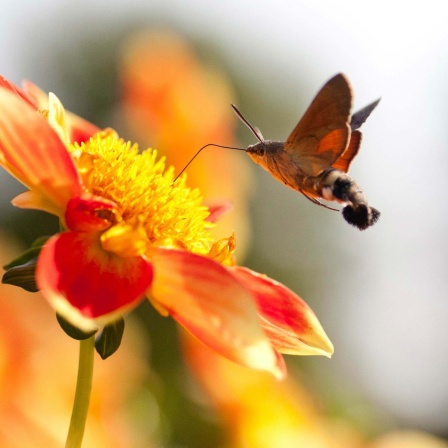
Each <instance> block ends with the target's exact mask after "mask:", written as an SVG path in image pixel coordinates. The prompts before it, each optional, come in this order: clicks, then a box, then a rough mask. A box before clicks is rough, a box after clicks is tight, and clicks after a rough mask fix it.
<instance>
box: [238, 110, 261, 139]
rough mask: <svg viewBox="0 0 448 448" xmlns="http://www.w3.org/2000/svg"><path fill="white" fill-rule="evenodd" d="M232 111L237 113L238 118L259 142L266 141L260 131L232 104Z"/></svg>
mask: <svg viewBox="0 0 448 448" xmlns="http://www.w3.org/2000/svg"><path fill="white" fill-rule="evenodd" d="M231 106H232V109H233V110H234V111H235V113H236V114H237V115H238V118H239V119H240V120H241V121H242V122H243V123H244V124H245V125H246V126H247V127H248V128H249V129H250V130H251V131H252V133H253V134H254V135H255V137H257V140H258V141H259V142H262V141H264V138H263V135H262V134H261V132H260V129H258V128H256V127H254V126H252V125H251V124H250V123H249V122H248V121H247V120H246V118H244V117H243V114H242V113H241V112H240V111H239V110H238V108H237V107H236V106H235V104H231Z"/></svg>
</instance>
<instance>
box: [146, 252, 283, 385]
mask: <svg viewBox="0 0 448 448" xmlns="http://www.w3.org/2000/svg"><path fill="white" fill-rule="evenodd" d="M152 261H153V264H154V281H153V285H152V299H153V301H155V302H156V304H155V305H156V307H157V308H164V309H166V310H167V311H168V312H169V313H170V314H171V316H172V317H173V318H174V319H176V320H177V321H178V322H179V323H180V324H182V325H183V326H184V327H185V328H186V329H187V330H188V331H189V332H190V333H192V334H193V335H195V336H196V337H197V338H198V339H199V340H200V341H202V342H203V343H205V344H206V345H208V346H209V347H210V348H212V349H213V350H215V351H216V352H218V353H220V354H221V355H223V356H225V357H226V358H228V359H230V360H232V361H234V362H237V363H238V364H241V365H244V366H247V367H250V368H253V369H258V370H265V371H269V372H271V373H272V374H273V375H274V376H276V377H277V378H283V377H284V376H285V374H286V368H285V365H284V361H283V358H282V357H281V356H280V355H279V354H278V353H277V352H276V351H275V350H274V349H273V347H272V345H271V343H270V341H269V339H268V338H267V337H266V335H265V333H264V331H263V330H262V328H261V326H260V324H259V319H258V313H257V308H256V305H255V302H254V300H253V296H252V294H251V292H250V291H248V290H247V289H246V288H245V287H244V286H243V285H242V284H241V282H239V281H238V280H237V279H236V278H235V276H234V275H233V274H232V273H231V272H230V271H229V270H228V269H227V268H225V267H224V266H222V265H221V264H219V263H217V262H216V261H214V260H211V259H209V258H206V257H202V256H199V255H195V254H192V253H190V252H186V251H181V250H174V249H157V250H155V251H154V253H153V257H152Z"/></svg>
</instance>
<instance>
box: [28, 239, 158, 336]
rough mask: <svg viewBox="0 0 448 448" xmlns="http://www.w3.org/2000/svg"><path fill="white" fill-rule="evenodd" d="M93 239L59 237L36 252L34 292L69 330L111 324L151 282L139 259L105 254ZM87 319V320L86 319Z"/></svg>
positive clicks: (149, 269)
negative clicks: (98, 322)
mask: <svg viewBox="0 0 448 448" xmlns="http://www.w3.org/2000/svg"><path fill="white" fill-rule="evenodd" d="M99 236H100V234H99V233H76V232H65V233H61V234H59V235H56V236H54V237H53V238H51V239H50V240H49V241H48V242H47V243H46V244H45V246H44V248H43V249H42V251H41V253H40V256H39V259H38V263H37V269H36V280H37V285H38V287H39V289H41V291H42V294H43V295H44V296H45V298H46V299H47V300H49V302H50V303H51V304H52V305H53V307H54V308H55V309H56V311H58V312H60V313H61V314H62V315H63V316H64V317H66V318H67V319H68V320H69V321H70V322H72V323H73V324H74V325H77V326H79V327H81V328H85V327H88V326H89V325H88V322H89V320H90V321H92V320H93V319H96V318H100V317H103V318H104V319H102V320H106V321H107V320H110V319H113V317H115V316H116V315H117V314H118V313H120V314H121V313H122V312H123V311H125V310H127V309H129V308H131V307H132V306H135V305H136V304H137V303H138V302H139V301H140V299H141V298H142V296H143V295H144V293H145V291H146V290H147V289H148V287H149V286H150V284H151V281H152V266H151V264H150V263H149V262H147V261H146V260H144V259H143V258H141V257H132V258H121V257H118V256H116V255H114V254H111V253H108V252H105V251H104V250H103V249H102V248H101V246H100V242H99ZM86 318H87V319H86Z"/></svg>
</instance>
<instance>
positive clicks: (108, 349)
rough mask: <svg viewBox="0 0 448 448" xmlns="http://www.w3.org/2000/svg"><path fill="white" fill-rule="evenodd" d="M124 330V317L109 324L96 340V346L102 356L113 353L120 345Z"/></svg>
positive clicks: (106, 356)
mask: <svg viewBox="0 0 448 448" xmlns="http://www.w3.org/2000/svg"><path fill="white" fill-rule="evenodd" d="M123 332H124V319H123V318H122V317H121V318H120V319H118V320H116V321H115V322H112V323H111V324H107V325H106V326H105V327H104V328H103V331H101V333H100V334H99V335H98V337H97V338H96V340H95V348H96V351H97V352H98V354H99V355H100V356H101V358H103V359H106V358H108V357H109V356H111V355H113V354H114V353H115V352H116V351H117V350H118V347H120V344H121V339H122V338H123Z"/></svg>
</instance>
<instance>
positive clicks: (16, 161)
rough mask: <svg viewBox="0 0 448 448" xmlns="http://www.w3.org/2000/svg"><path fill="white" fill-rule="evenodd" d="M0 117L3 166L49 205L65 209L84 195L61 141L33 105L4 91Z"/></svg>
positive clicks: (1, 93) (0, 149) (0, 97)
mask: <svg viewBox="0 0 448 448" xmlns="http://www.w3.org/2000/svg"><path fill="white" fill-rule="evenodd" d="M0 116H1V117H2V119H1V121H0V164H1V165H2V166H3V167H4V168H5V169H6V170H7V171H9V172H10V173H11V174H12V175H13V176H14V177H16V178H17V179H18V180H19V181H20V182H22V183H23V184H24V185H26V186H27V187H28V188H30V189H31V190H35V191H37V192H39V193H40V194H41V195H42V196H43V197H44V198H45V199H46V200H47V201H48V202H49V203H52V204H53V205H55V206H56V207H57V208H61V209H64V208H65V205H66V204H67V202H68V200H69V199H70V198H72V197H74V196H77V195H78V194H79V193H80V192H81V179H80V177H79V174H78V172H77V170H76V167H75V165H74V163H73V160H72V158H71V156H70V154H69V153H68V151H67V148H66V147H65V145H64V144H63V142H62V141H61V139H60V138H59V137H58V135H57V134H56V132H55V131H54V130H53V129H52V128H51V127H50V126H49V124H48V123H47V121H46V120H45V119H44V118H43V117H42V116H41V115H40V114H39V113H38V112H36V111H35V110H34V109H33V108H32V107H30V105H29V104H27V103H25V102H24V101H23V100H22V99H21V98H19V97H18V96H17V95H15V94H13V93H11V92H10V91H8V90H6V89H3V88H0ZM61 211H62V210H61Z"/></svg>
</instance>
